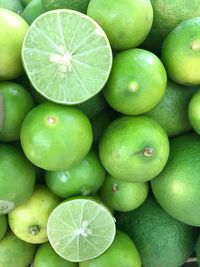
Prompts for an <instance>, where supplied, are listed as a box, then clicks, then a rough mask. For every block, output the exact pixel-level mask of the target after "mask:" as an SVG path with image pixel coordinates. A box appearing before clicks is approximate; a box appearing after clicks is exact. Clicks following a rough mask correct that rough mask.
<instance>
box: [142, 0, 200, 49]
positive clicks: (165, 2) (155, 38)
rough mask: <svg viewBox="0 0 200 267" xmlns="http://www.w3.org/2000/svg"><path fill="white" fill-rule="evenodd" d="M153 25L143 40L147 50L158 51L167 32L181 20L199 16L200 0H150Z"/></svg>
mask: <svg viewBox="0 0 200 267" xmlns="http://www.w3.org/2000/svg"><path fill="white" fill-rule="evenodd" d="M151 4H152V7H153V25H152V28H151V31H150V33H149V35H148V37H147V38H146V40H145V42H144V46H145V47H146V48H147V50H149V49H150V50H153V51H156V52H160V50H161V48H162V43H163V41H164V39H165V37H166V36H167V34H168V33H169V32H170V31H171V30H172V29H173V28H175V27H176V26H177V25H178V24H179V23H181V22H182V21H184V20H186V19H189V18H192V17H198V16H200V0H192V1H188V0H181V1H169V0H151Z"/></svg>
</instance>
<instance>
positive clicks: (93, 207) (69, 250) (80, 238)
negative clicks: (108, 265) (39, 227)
mask: <svg viewBox="0 0 200 267" xmlns="http://www.w3.org/2000/svg"><path fill="white" fill-rule="evenodd" d="M47 232H48V238H49V241H50V243H51V245H52V247H53V248H54V250H55V251H56V252H57V253H58V254H59V255H60V256H61V257H63V258H64V259H66V260H69V261H72V262H81V261H85V260H89V259H92V258H95V257H97V256H99V255H101V254H102V253H103V252H104V251H106V250H107V249H108V247H109V246H110V245H111V244H112V242H113V240H114V237H115V232H116V228H115V220H114V218H113V217H112V215H111V213H110V212H109V211H108V210H107V209H106V208H105V207H104V206H103V205H101V204H99V203H97V202H95V201H93V200H90V199H73V200H69V201H67V202H64V203H62V204H60V205H59V206H58V207H57V208H56V209H55V210H54V211H53V212H52V214H51V215H50V217H49V221H48V225H47Z"/></svg>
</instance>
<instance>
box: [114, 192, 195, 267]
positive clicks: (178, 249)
mask: <svg viewBox="0 0 200 267" xmlns="http://www.w3.org/2000/svg"><path fill="white" fill-rule="evenodd" d="M117 223H118V227H119V228H120V229H122V230H124V231H125V232H126V233H127V234H128V235H129V236H130V237H131V239H132V240H133V241H134V243H135V245H136V247H137V248H138V251H139V254H140V256H141V260H142V266H143V267H161V266H162V267H166V266H167V267H175V266H181V265H182V264H184V263H185V261H186V260H187V259H188V258H189V256H190V255H191V253H192V252H193V250H194V246H195V242H196V239H197V229H196V228H194V227H191V226H189V225H186V224H184V223H181V222H179V221H177V220H175V219H173V218H172V217H171V216H169V215H168V214H167V213H165V212H164V211H163V209H162V208H161V207H160V206H159V205H158V203H157V202H156V201H155V199H154V198H153V197H152V196H150V197H148V198H147V200H146V201H145V202H144V203H143V204H142V205H141V206H140V207H139V208H137V209H136V210H133V211H130V212H125V213H120V214H118V216H117Z"/></svg>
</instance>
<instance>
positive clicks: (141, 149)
mask: <svg viewBox="0 0 200 267" xmlns="http://www.w3.org/2000/svg"><path fill="white" fill-rule="evenodd" d="M99 155H100V159H101V161H102V163H103V165H104V167H105V169H106V170H107V172H108V173H110V175H111V176H113V177H117V178H119V179H122V180H124V181H127V182H145V181H148V180H151V179H153V178H154V177H155V176H156V175H158V174H159V173H160V172H161V171H162V169H163V168H164V166H165V164H166V162H167V160H168V156H169V141H168V137H167V134H166V132H165V131H164V130H163V128H161V126H160V125H159V124H158V123H157V122H156V121H155V120H153V119H151V118H150V117H147V116H144V115H143V116H123V117H120V118H118V119H116V120H114V121H113V122H111V124H109V126H108V127H107V128H106V130H105V132H104V134H103V136H102V138H101V140H100V144H99Z"/></svg>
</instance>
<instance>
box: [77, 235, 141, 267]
mask: <svg viewBox="0 0 200 267" xmlns="http://www.w3.org/2000/svg"><path fill="white" fill-rule="evenodd" d="M108 266H112V267H122V266H124V267H125V266H126V267H141V260H140V255H139V253H138V250H137V248H136V246H135V244H134V243H133V241H132V240H131V239H130V238H129V236H128V235H126V234H125V233H123V232H121V231H117V233H116V236H115V239H114V241H113V243H112V245H111V246H110V247H109V248H108V249H107V250H106V252H104V253H103V254H102V255H100V256H98V257H97V258H94V259H92V260H88V261H85V262H80V263H79V267H108Z"/></svg>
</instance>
